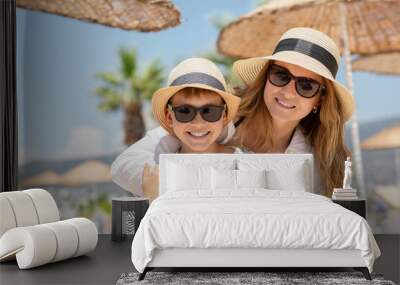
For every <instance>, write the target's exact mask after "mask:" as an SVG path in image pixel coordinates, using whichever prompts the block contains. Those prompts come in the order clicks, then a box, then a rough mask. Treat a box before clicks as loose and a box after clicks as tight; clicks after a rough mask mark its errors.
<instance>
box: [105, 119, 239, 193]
mask: <svg viewBox="0 0 400 285" xmlns="http://www.w3.org/2000/svg"><path fill="white" fill-rule="evenodd" d="M234 133H235V127H234V126H233V123H229V124H228V125H227V126H226V127H225V128H224V130H223V132H222V133H221V135H220V137H219V138H218V141H220V142H221V143H226V142H227V141H228V140H229V139H230V138H231V137H232V136H233V134H234ZM179 147H180V141H179V140H178V139H177V138H176V137H174V136H172V135H169V134H168V133H167V132H166V131H165V130H164V129H163V128H162V127H158V128H156V129H153V130H151V131H148V132H147V133H146V135H145V136H144V137H143V138H142V139H141V140H139V141H137V142H136V143H134V144H132V145H131V146H130V147H128V148H127V149H126V150H125V151H124V152H123V153H122V154H120V155H119V156H118V157H117V158H116V159H115V161H114V162H113V163H112V165H111V176H112V179H113V181H114V182H115V183H116V184H118V185H119V186H120V187H122V188H123V189H125V190H127V191H129V192H132V193H133V194H135V195H139V196H143V191H142V175H143V169H144V166H145V164H147V165H149V166H155V165H156V164H158V158H159V155H160V154H161V153H174V152H176V151H177V150H178V149H179Z"/></svg>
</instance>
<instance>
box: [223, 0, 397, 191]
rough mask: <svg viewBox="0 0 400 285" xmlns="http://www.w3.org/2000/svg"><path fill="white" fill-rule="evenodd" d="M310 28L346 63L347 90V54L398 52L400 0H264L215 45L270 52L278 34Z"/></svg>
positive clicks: (358, 162) (241, 52)
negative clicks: (328, 40)
mask: <svg viewBox="0 0 400 285" xmlns="http://www.w3.org/2000/svg"><path fill="white" fill-rule="evenodd" d="M294 27H310V28H314V29H316V30H319V31H322V32H324V33H326V34H327V35H329V36H330V37H331V38H332V39H333V40H334V41H335V42H336V43H337V45H338V46H339V48H340V50H341V51H342V53H343V54H344V58H345V62H346V79H347V87H348V89H349V90H350V92H351V93H352V94H353V93H354V92H353V77H352V68H351V58H350V56H351V53H357V54H376V53H380V52H388V51H400V0H270V1H268V3H267V4H265V5H263V6H261V7H259V8H258V9H256V10H255V11H254V12H252V13H250V14H248V15H245V16H243V17H240V18H239V19H238V20H236V21H234V22H231V23H230V24H228V25H227V26H226V27H224V28H223V29H222V31H221V32H220V34H219V37H218V42H217V46H218V50H219V51H220V52H221V53H222V54H225V55H229V56H233V57H241V58H246V57H256V56H265V55H270V54H271V53H272V52H273V51H274V48H275V44H276V43H277V42H278V40H279V38H280V37H281V35H282V34H283V33H284V32H286V31H287V30H289V29H291V28H294ZM351 140H352V145H353V161H354V164H355V168H356V178H357V186H358V188H359V189H360V191H361V195H362V196H364V195H365V194H366V191H365V186H364V174H363V167H362V157H361V149H360V138H359V130H358V121H357V112H356V111H354V113H353V116H352V118H351Z"/></svg>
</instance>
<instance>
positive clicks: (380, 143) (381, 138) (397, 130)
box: [361, 124, 400, 186]
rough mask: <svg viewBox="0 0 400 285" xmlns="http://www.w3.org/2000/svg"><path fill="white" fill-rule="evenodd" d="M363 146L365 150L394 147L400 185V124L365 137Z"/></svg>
mask: <svg viewBox="0 0 400 285" xmlns="http://www.w3.org/2000/svg"><path fill="white" fill-rule="evenodd" d="M361 147H362V148H363V149H365V150H382V149H394V150H395V163H396V176H397V185H398V186H400V124H399V125H396V126H393V127H390V128H386V129H384V130H382V131H381V132H379V133H377V134H375V135H373V136H371V137H369V138H367V139H365V140H364V141H363V142H362V144H361Z"/></svg>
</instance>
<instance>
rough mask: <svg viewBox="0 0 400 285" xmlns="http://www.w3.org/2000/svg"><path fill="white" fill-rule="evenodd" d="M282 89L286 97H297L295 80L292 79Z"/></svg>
mask: <svg viewBox="0 0 400 285" xmlns="http://www.w3.org/2000/svg"><path fill="white" fill-rule="evenodd" d="M281 91H282V93H283V95H284V97H285V98H291V97H296V96H297V91H296V86H295V81H294V80H290V82H289V83H288V84H286V85H285V86H283V87H282V90H281Z"/></svg>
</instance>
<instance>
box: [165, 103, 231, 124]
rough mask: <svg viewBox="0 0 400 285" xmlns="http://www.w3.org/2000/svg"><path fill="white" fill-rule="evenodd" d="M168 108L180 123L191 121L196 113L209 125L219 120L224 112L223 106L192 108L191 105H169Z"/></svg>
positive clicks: (209, 105)
mask: <svg viewBox="0 0 400 285" xmlns="http://www.w3.org/2000/svg"><path fill="white" fill-rule="evenodd" d="M168 108H169V109H170V110H172V111H173V112H174V114H175V119H176V120H177V121H178V122H181V123H188V122H190V121H193V119H194V118H195V117H196V115H197V112H199V113H200V116H201V117H202V118H203V119H204V120H205V121H207V122H210V123H213V122H217V121H219V120H220V119H221V117H222V113H223V112H224V111H225V105H222V106H217V105H211V104H208V105H204V106H201V107H194V106H191V105H179V106H172V105H171V104H168Z"/></svg>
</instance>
